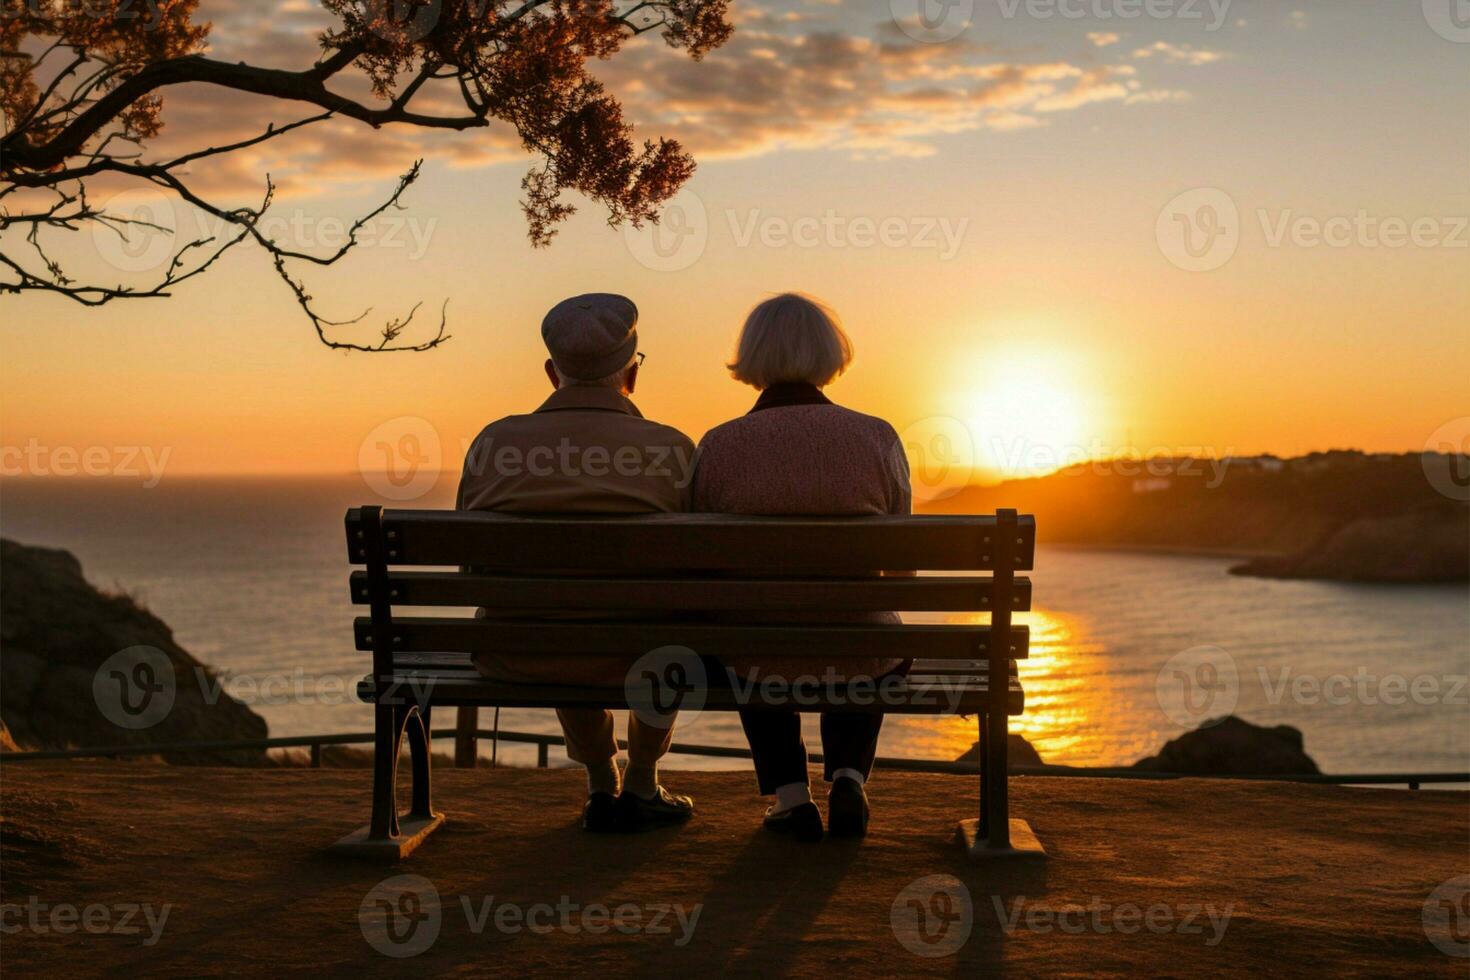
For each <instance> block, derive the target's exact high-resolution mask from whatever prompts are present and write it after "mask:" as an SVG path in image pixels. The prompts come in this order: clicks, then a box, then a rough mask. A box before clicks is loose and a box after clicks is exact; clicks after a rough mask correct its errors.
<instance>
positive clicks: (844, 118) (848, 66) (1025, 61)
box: [150, 0, 1220, 197]
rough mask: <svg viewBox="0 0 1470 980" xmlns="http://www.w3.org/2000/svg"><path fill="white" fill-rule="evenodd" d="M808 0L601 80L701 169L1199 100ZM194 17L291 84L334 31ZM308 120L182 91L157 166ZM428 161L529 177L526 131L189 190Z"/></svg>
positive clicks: (295, 146) (912, 145) (317, 149)
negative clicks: (702, 162) (698, 56)
mask: <svg viewBox="0 0 1470 980" xmlns="http://www.w3.org/2000/svg"><path fill="white" fill-rule="evenodd" d="M804 2H805V8H806V12H799V13H796V14H795V16H792V14H793V12H792V11H790V10H776V9H771V8H769V7H765V6H761V5H760V4H758V3H744V4H741V5H739V8H738V12H737V14H736V19H737V20H738V22H739V27H738V29H737V31H736V33H735V36H734V37H733V38H732V39H731V41H730V42H729V43H728V44H727V45H725V46H724V47H722V48H720V49H717V50H715V51H712V52H710V54H709V55H708V56H706V58H705V59H704V60H703V61H701V62H693V61H691V60H690V59H689V58H688V57H687V56H685V55H683V54H682V53H680V52H677V51H672V50H670V49H669V48H668V47H667V46H666V45H664V44H663V43H662V41H661V40H660V39H658V38H656V37H653V36H651V35H645V36H643V37H640V38H637V39H634V40H632V41H630V42H629V43H628V44H627V45H626V46H625V48H624V50H623V51H622V52H620V53H619V54H618V55H617V56H615V57H614V58H612V59H610V60H608V61H606V62H599V63H596V64H595V65H594V66H593V69H594V71H595V72H596V73H597V74H598V76H599V77H600V78H602V79H603V80H604V82H605V83H606V84H607V86H608V88H609V90H610V91H611V92H612V93H613V94H615V95H616V96H618V97H619V98H621V99H622V100H623V102H624V109H625V115H626V117H627V118H628V119H629V121H630V122H632V123H634V124H635V126H636V128H637V132H636V135H637V136H638V137H640V138H652V137H655V136H671V137H675V138H678V139H680V140H681V141H682V142H683V143H684V144H685V146H686V147H688V148H689V149H690V150H692V151H693V152H694V153H695V154H696V156H697V157H699V158H700V159H714V158H720V157H741V156H755V155H759V154H763V153H771V152H776V151H782V150H810V149H835V150H839V151H847V152H850V153H852V154H854V155H859V156H865V157H866V156H875V155H876V156H894V157H912V156H924V155H928V154H932V153H934V152H936V148H937V147H936V141H937V140H938V139H939V138H940V137H943V136H945V135H947V134H952V133H960V132H966V131H973V130H979V129H988V130H994V131H996V132H998V133H1002V132H1008V131H1013V130H1018V129H1027V128H1034V127H1038V126H1044V125H1047V124H1048V121H1049V120H1051V119H1055V118H1057V117H1058V116H1060V115H1061V114H1065V113H1068V112H1076V111H1085V110H1086V107H1088V106H1091V105H1096V104H1099V103H1104V102H1114V103H1118V104H1123V105H1146V104H1149V103H1158V102H1167V101H1180V100H1182V99H1185V98H1188V93H1187V92H1185V91H1183V90H1180V89H1177V88H1168V89H1164V88H1154V87H1151V86H1147V85H1144V84H1142V83H1141V82H1140V81H1139V80H1138V79H1137V77H1136V76H1137V74H1138V70H1139V69H1138V68H1137V67H1136V66H1135V65H1133V64H1116V65H1105V66H1095V65H1092V66H1086V65H1078V64H1073V63H1071V62H1070V61H1066V60H1058V59H1048V58H1037V57H1036V55H1037V54H1038V52H1037V51H1036V50H1035V49H1027V50H1026V52H1025V54H1026V57H1021V56H1019V55H1018V53H1017V52H1011V51H1005V50H1002V49H1000V48H998V47H996V46H995V45H994V44H990V43H981V42H978V41H975V40H972V39H970V38H968V37H960V38H956V39H954V40H952V41H950V42H948V43H945V44H923V43H919V42H916V41H914V40H912V39H911V38H909V37H908V36H907V35H905V34H904V33H903V32H902V31H901V30H899V29H898V28H897V26H896V25H895V24H894V23H893V22H892V20H891V19H890V20H885V21H883V22H880V23H878V24H876V25H874V24H872V23H871V22H870V21H867V20H865V19H859V18H857V17H856V16H855V15H854V14H853V13H852V12H851V11H849V10H846V9H838V8H836V7H835V6H834V5H833V4H832V3H831V2H830V0H804ZM200 19H209V20H211V21H213V23H214V30H213V31H212V33H211V38H210V53H211V54H212V55H213V56H214V57H219V58H227V59H230V60H241V61H248V62H250V63H252V64H260V65H264V66H267V67H280V68H291V69H299V68H301V67H303V66H305V65H309V64H311V63H312V62H313V61H315V60H316V59H317V58H318V57H320V46H319V44H318V42H317V37H318V35H319V34H320V32H321V31H322V30H323V29H324V28H326V27H328V26H329V25H330V23H331V21H330V18H329V15H327V14H326V12H325V11H324V10H323V9H322V8H321V7H319V6H317V5H316V4H315V3H311V2H302V0H285V2H283V3H279V4H270V3H267V2H266V0H202V3H201V8H200ZM1089 39H1090V40H1091V41H1092V43H1093V45H1095V46H1096V47H1099V48H1102V47H1107V46H1111V45H1113V44H1116V43H1118V42H1119V41H1120V40H1121V37H1120V35H1118V34H1117V33H1113V32H1094V33H1092V34H1090V35H1089ZM1134 57H1135V59H1137V60H1140V61H1147V60H1148V59H1155V60H1157V61H1165V62H1169V63H1177V64H1184V65H1204V64H1208V63H1209V62H1211V61H1214V60H1217V59H1218V58H1219V57H1220V55H1218V54H1216V53H1215V52H1210V51H1202V50H1196V49H1194V48H1191V47H1189V46H1187V45H1185V46H1175V45H1171V44H1168V43H1166V42H1162V41H1160V42H1156V43H1155V44H1153V45H1150V46H1147V47H1144V48H1140V49H1138V50H1137V51H1135V52H1134ZM435 84H440V83H431V84H430V85H428V86H425V88H424V89H423V90H422V91H421V92H420V93H419V95H418V97H417V98H416V100H415V103H414V105H415V108H420V109H422V110H423V111H431V110H433V109H434V108H435V107H436V106H437V107H438V109H439V111H441V112H443V113H445V114H454V113H455V112H457V111H458V109H457V107H456V99H457V95H456V92H455V91H454V90H453V89H452V87H449V88H445V87H443V86H442V85H441V87H440V88H439V89H435V88H434V85H435ZM333 87H334V88H335V89H337V90H339V91H342V92H343V93H344V94H348V95H352V96H353V97H355V98H359V99H362V100H365V101H366V100H370V99H371V95H370V93H368V92H367V91H366V88H365V86H364V85H363V83H362V82H361V80H360V79H359V80H357V81H356V82H354V81H353V80H351V79H350V78H348V77H347V76H346V75H344V76H341V77H339V78H338V79H334V81H333ZM312 114H313V110H312V108H311V107H309V106H304V105H295V104H292V103H285V102H280V101H273V100H270V99H264V98H260V97H256V96H250V95H243V94H241V93H235V92H230V91H228V90H224V89H218V88H213V87H210V86H189V87H179V88H177V89H171V90H169V91H168V92H167V93H166V98H165V121H166V123H167V126H166V128H165V131H164V135H163V137H161V138H160V139H159V140H157V141H155V143H156V145H155V146H153V147H150V157H151V158H153V159H160V158H165V157H167V156H168V155H170V154H177V153H180V152H186V151H188V150H193V149H197V148H198V147H200V146H204V145H219V144H221V143H227V142H232V141H236V140H240V139H244V138H247V137H249V136H252V135H254V134H256V133H258V132H260V131H262V130H263V129H264V128H265V126H266V125H267V124H270V123H275V124H277V125H280V124H283V123H287V122H290V121H293V120H295V119H300V118H302V117H304V116H308V115H312ZM420 157H426V158H429V159H431V160H433V161H436V162H440V163H447V164H448V165H450V166H456V167H474V166H485V165H493V164H498V163H503V162H506V161H514V162H516V163H518V164H521V165H525V164H528V163H529V162H530V159H529V158H528V157H527V156H526V154H525V153H524V151H523V149H522V148H521V146H520V143H519V140H518V139H517V138H516V136H515V133H514V132H513V131H512V130H511V129H510V128H509V127H507V126H504V125H501V124H493V125H492V126H490V127H488V128H487V129H481V130H468V131H465V132H458V133H456V132H447V131H446V132H439V131H425V130H418V129H413V128H410V127H406V126H405V127H396V126H390V127H385V128H384V129H382V130H372V129H370V128H368V127H366V126H363V125H361V124H359V123H355V122H352V121H350V120H331V121H329V122H327V123H323V124H318V125H315V126H312V127H307V128H305V129H303V130H300V131H297V132H294V133H291V134H289V135H287V136H285V137H282V138H281V139H279V140H277V141H272V142H270V143H266V144H262V145H261V146H259V147H252V148H250V149H248V150H245V151H241V152H238V153H234V154H230V155H229V156H227V157H221V158H215V159H212V160H207V161H200V162H199V163H198V164H196V165H195V167H194V170H195V173H194V174H192V175H191V180H193V181H195V182H196V183H197V185H198V186H199V187H200V189H201V190H210V191H218V192H229V193H239V194H241V195H248V196H251V197H254V196H256V195H258V194H259V193H260V192H261V190H262V188H263V184H264V174H265V173H266V172H269V173H270V174H271V176H272V179H273V180H275V182H276V183H277V185H278V186H279V188H280V191H279V193H281V194H282V195H288V194H293V193H307V192H315V193H320V192H321V191H322V189H323V187H324V185H328V184H331V185H345V186H347V187H349V188H350V187H355V186H356V185H364V187H365V188H366V185H368V184H374V186H381V183H382V181H384V180H391V179H392V178H393V177H395V176H397V175H398V174H400V173H402V172H403V171H404V170H405V169H407V167H408V166H409V164H411V163H412V161H413V160H415V159H418V158H420ZM374 182H376V183H374Z"/></svg>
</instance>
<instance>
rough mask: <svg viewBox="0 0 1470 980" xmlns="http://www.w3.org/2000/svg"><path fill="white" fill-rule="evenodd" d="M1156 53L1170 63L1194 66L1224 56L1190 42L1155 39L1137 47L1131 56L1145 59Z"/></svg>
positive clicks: (1208, 62) (1211, 61) (1212, 61)
mask: <svg viewBox="0 0 1470 980" xmlns="http://www.w3.org/2000/svg"><path fill="white" fill-rule="evenodd" d="M1156 54H1157V55H1160V56H1162V57H1163V58H1164V60H1165V61H1168V62H1170V63H1171V64H1176V65H1196V66H1197V65H1208V64H1212V63H1214V62H1216V61H1219V60H1220V59H1222V58H1224V57H1225V56H1224V55H1223V54H1221V53H1220V52H1218V51H1206V50H1203V49H1201V48H1196V47H1195V46H1194V45H1192V44H1170V43H1169V42H1168V41H1155V42H1154V43H1153V44H1151V45H1149V46H1148V47H1145V48H1139V49H1138V50H1136V51H1134V52H1133V57H1134V58H1138V59H1145V58H1152V57H1153V56H1154V55H1156Z"/></svg>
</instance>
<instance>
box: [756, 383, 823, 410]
mask: <svg viewBox="0 0 1470 980" xmlns="http://www.w3.org/2000/svg"><path fill="white" fill-rule="evenodd" d="M830 404H832V402H831V400H830V399H829V398H828V397H827V396H826V395H824V394H822V389H821V388H818V387H817V386H816V385H813V384H807V383H806V382H805V381H781V382H778V383H776V384H773V385H771V386H770V387H768V388H767V389H766V390H765V391H763V392H761V396H760V397H759V398H757V399H756V400H755V407H754V408H752V409H751V410H750V411H751V412H763V411H765V410H766V409H768V408H788V407H790V406H792V405H830Z"/></svg>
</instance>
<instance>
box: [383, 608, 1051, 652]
mask: <svg viewBox="0 0 1470 980" xmlns="http://www.w3.org/2000/svg"><path fill="white" fill-rule="evenodd" d="M354 626H355V633H356V639H357V648H358V649H359V650H371V649H373V647H374V643H373V640H374V636H375V628H374V625H373V622H372V619H371V618H370V617H367V616H362V617H359V618H358V619H357V620H356V622H355V624H354ZM391 628H392V635H391V637H390V641H391V645H392V648H393V650H394V651H395V652H402V653H430V652H451V651H452V652H465V653H473V652H479V651H485V652H492V653H499V654H518V655H525V656H527V657H534V656H544V655H560V654H588V655H607V656H630V657H635V658H636V657H639V656H642V655H643V654H645V653H647V652H649V651H650V650H654V649H657V648H659V647H665V646H682V647H688V648H689V649H691V650H693V651H694V652H695V653H697V654H701V655H707V656H712V657H722V656H729V655H736V656H749V655H751V654H752V653H755V654H758V655H761V656H773V655H776V656H801V655H803V654H816V655H819V656H821V657H823V658H827V657H831V658H837V659H841V658H845V657H877V658H882V659H886V658H891V657H904V658H909V657H924V658H927V659H932V660H975V659H976V658H979V657H983V656H984V655H985V652H986V650H987V649H988V645H989V641H990V627H989V626H968V625H965V626H930V625H907V626H895V625H889V624H853V625H846V624H843V625H840V626H827V625H820V624H813V625H804V624H745V623H741V624H732V623H716V624H711V623H699V622H689V621H681V620H666V621H663V622H652V623H650V622H617V621H606V620H599V621H595V622H577V621H575V620H568V621H553V622H547V621H545V620H514V619H509V620H505V619H502V620H494V619H476V618H472V617H469V616H463V617H423V616H395V617H394V619H393V623H392V627H391ZM1028 641H1029V633H1028V631H1027V628H1026V627H1024V626H1013V627H1011V641H1010V644H1009V648H1010V655H1009V659H1012V660H1019V659H1024V658H1025V657H1026V654H1027V647H1028Z"/></svg>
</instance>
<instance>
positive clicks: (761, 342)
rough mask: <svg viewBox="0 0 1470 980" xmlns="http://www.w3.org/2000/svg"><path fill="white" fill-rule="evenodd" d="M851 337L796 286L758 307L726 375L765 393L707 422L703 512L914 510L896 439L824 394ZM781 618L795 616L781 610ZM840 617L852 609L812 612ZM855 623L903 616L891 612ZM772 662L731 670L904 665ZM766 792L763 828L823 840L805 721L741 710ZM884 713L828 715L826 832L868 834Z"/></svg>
mask: <svg viewBox="0 0 1470 980" xmlns="http://www.w3.org/2000/svg"><path fill="white" fill-rule="evenodd" d="M851 360H852V344H851V342H850V341H849V340H848V338H847V335H846V334H845V333H843V332H842V328H841V326H839V325H838V322H837V318H836V316H835V315H834V314H833V313H832V311H831V310H829V309H827V307H825V306H823V305H822V304H820V303H818V302H816V301H815V300H812V299H809V298H807V297H805V296H800V295H797V294H794V293H786V294H783V295H780V296H776V297H773V298H772V299H768V300H766V301H765V302H763V303H761V304H760V305H759V306H757V307H756V308H755V309H753V310H751V312H750V315H749V316H748V317H747V318H746V321H745V326H744V328H743V329H742V330H741V332H740V340H739V343H738V345H737V348H736V354H735V360H734V363H732V364H730V365H729V368H730V373H731V374H732V375H733V376H734V378H735V379H736V380H737V381H741V382H744V383H745V384H748V385H750V386H751V387H752V388H755V389H756V390H758V391H759V392H760V393H761V394H760V397H759V398H758V399H757V400H756V403H755V406H754V407H753V408H751V410H750V411H749V412H748V413H746V414H745V415H742V416H740V417H739V418H736V419H732V420H731V421H729V422H726V423H724V424H723V425H720V426H717V427H715V428H713V429H711V430H710V431H709V432H708V433H706V434H705V437H704V439H703V441H702V442H701V443H700V445H699V455H698V457H697V458H698V465H697V466H696V469H695V473H694V489H693V505H694V509H695V510H696V511H704V512H714V513H726V514H765V515H779V514H824V515H830V514H851V515H854V516H861V515H867V516H872V515H881V514H908V513H909V507H910V503H911V501H912V494H911V491H910V487H909V477H908V464H907V462H906V461H905V460H904V457H903V453H902V451H901V447H900V446H899V442H898V435H897V434H896V433H895V432H894V431H893V427H892V426H891V425H889V424H888V423H887V422H885V421H883V420H882V419H878V418H874V417H873V416H871V415H863V414H861V413H859V412H854V411H852V410H851V409H848V408H843V407H841V406H839V405H834V404H833V403H832V402H831V401H830V400H828V398H827V396H826V395H825V394H823V389H824V388H825V387H826V386H827V385H829V384H830V383H831V382H832V381H833V380H834V379H836V378H837V376H838V375H840V374H842V372H843V371H844V370H846V368H847V366H848V364H849V362H851ZM783 618H785V619H788V620H790V619H792V618H794V617H791V616H784V617H783ZM802 618H813V619H816V620H819V621H821V620H825V621H827V622H834V621H838V620H843V619H846V620H847V621H851V620H852V619H853V618H854V616H853V615H852V614H849V615H848V616H846V617H844V616H842V615H839V614H836V613H833V614H827V615H822V614H816V615H814V616H812V617H802ZM855 618H857V619H860V620H864V621H877V622H898V617H897V616H896V615H895V614H893V613H873V614H868V615H863V614H856V617H855ZM814 653H815V655H814V656H813V657H811V658H804V659H800V660H797V659H795V658H792V659H790V660H788V661H785V662H781V663H777V662H774V661H773V660H772V659H771V658H764V659H762V658H759V657H752V658H749V659H743V660H741V661H739V662H731V663H729V664H728V666H729V668H730V670H731V672H732V673H734V674H740V675H744V677H745V678H746V679H747V680H749V679H752V678H753V679H756V680H760V679H763V678H767V677H771V676H772V675H776V676H781V677H783V678H784V679H786V680H788V681H795V680H796V679H798V678H813V677H816V678H821V679H822V681H823V683H825V682H826V680H827V678H828V677H831V676H845V677H846V679H848V680H852V679H854V678H857V677H863V676H866V677H876V676H878V675H881V674H884V673H887V672H890V671H894V670H903V669H906V668H907V663H906V662H904V661H900V660H888V661H877V660H867V661H853V660H851V659H848V660H844V661H843V662H840V663H831V662H827V661H823V660H822V659H821V656H820V651H815V652H814ZM740 721H741V724H742V726H743V727H744V729H745V736H746V738H747V739H748V740H749V741H750V749H751V755H752V756H753V758H754V762H755V770H756V777H757V779H758V780H759V782H760V791H761V795H763V796H774V797H775V803H774V805H773V806H771V807H770V808H769V809H768V810H767V811H766V816H765V826H766V827H768V828H769V829H771V830H774V831H777V832H781V833H789V834H792V835H793V836H795V837H796V838H798V839H800V840H805V841H816V840H820V839H821V837H822V815H821V813H820V811H819V810H818V809H817V806H816V804H815V803H814V802H813V801H812V795H811V788H810V784H809V783H808V781H807V750H806V743H805V742H804V741H803V739H802V735H801V716H800V715H799V714H798V712H797V711H796V710H795V709H794V708H793V709H792V710H790V711H766V710H761V711H744V712H741V714H740ZM882 725H883V716H882V715H881V714H862V713H856V712H842V711H827V712H823V714H822V722H821V729H822V750H823V753H824V754H825V757H826V767H825V769H826V771H825V778H826V780H827V781H828V782H829V783H831V784H832V786H831V790H830V791H829V792H828V796H827V809H828V829H829V830H830V832H831V833H832V835H833V836H862V835H863V834H864V833H866V831H867V826H868V799H867V795H866V793H865V792H864V789H863V786H864V784H865V783H866V782H867V779H868V775H869V773H870V772H871V771H872V768H873V758H874V755H875V754H876V752H877V747H878V732H879V729H880V728H881V727H882Z"/></svg>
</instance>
